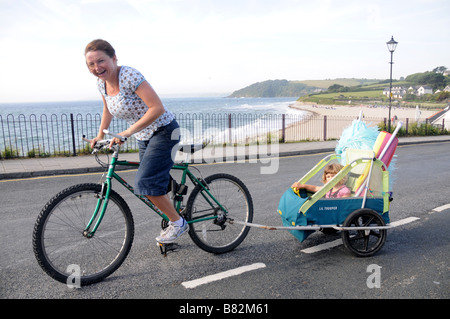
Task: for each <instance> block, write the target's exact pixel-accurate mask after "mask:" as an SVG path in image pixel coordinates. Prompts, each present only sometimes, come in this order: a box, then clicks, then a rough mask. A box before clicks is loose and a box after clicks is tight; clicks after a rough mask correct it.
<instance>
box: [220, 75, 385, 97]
mask: <svg viewBox="0 0 450 319" xmlns="http://www.w3.org/2000/svg"><path fill="white" fill-rule="evenodd" d="M379 81H380V80H373V79H372V80H368V79H334V80H331V79H327V80H306V81H288V80H267V81H264V82H257V83H254V84H252V85H249V86H247V87H245V88H243V89H240V90H237V91H234V92H233V93H232V94H231V95H229V96H228V97H297V98H298V97H301V96H304V95H308V94H313V93H318V92H321V91H324V90H327V89H328V88H329V87H330V86H332V85H335V84H337V85H341V86H345V87H355V86H361V85H371V84H373V83H378V82H379ZM382 90H383V89H381V91H382Z"/></svg>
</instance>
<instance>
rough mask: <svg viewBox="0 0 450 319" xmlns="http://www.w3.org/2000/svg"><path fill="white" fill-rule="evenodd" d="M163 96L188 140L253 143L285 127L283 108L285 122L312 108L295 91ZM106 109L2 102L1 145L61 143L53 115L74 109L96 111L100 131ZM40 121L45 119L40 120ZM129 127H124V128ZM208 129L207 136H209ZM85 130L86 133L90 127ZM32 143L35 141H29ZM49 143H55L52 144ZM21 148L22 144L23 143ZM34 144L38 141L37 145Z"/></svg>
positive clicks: (76, 113)
mask: <svg viewBox="0 0 450 319" xmlns="http://www.w3.org/2000/svg"><path fill="white" fill-rule="evenodd" d="M161 100H162V102H163V104H164V106H165V107H166V108H167V109H168V110H170V111H171V112H172V113H174V114H175V116H176V118H177V121H178V122H179V123H180V127H182V129H184V132H182V142H184V143H196V142H200V141H202V140H205V139H208V140H209V141H212V142H216V143H224V142H227V141H232V142H238V143H241V142H244V143H248V142H249V141H250V140H251V138H252V135H253V136H255V135H258V136H263V135H267V134H268V133H270V132H272V131H279V130H280V128H281V125H282V122H281V116H282V114H285V116H284V119H283V121H284V123H283V125H285V126H287V125H290V124H292V123H294V122H297V121H301V120H302V119H303V117H304V116H307V115H308V113H307V112H304V111H301V110H296V109H294V108H290V107H289V106H290V105H291V104H293V103H295V101H296V98H292V97H291V98H286V97H284V98H225V97H188V98H180V97H177V98H161ZM102 110H103V103H102V100H101V99H99V100H93V101H65V102H64V101H63V102H35V103H0V120H1V123H0V125H1V128H0V129H1V131H0V148H1V147H3V148H4V147H5V146H7V145H11V148H13V149H14V148H15V147H14V145H12V142H11V141H14V142H15V143H17V141H22V140H25V139H26V140H28V139H31V140H35V143H34V144H36V145H38V146H41V145H42V144H44V145H43V146H42V147H45V144H46V143H48V144H56V143H57V142H47V141H49V140H50V136H51V137H52V138H54V135H61V133H58V132H57V133H51V132H50V133H49V126H52V125H54V124H52V123H53V120H50V119H53V118H57V119H62V118H64V119H67V118H68V117H69V116H70V114H73V117H74V118H75V119H82V120H81V121H84V119H85V118H92V117H95V118H96V121H94V122H95V123H93V124H92V125H91V126H93V127H92V128H88V129H87V132H92V133H90V135H93V134H96V132H97V129H98V125H99V119H100V118H101V113H102ZM43 119H44V120H43ZM81 121H80V122H81ZM35 122H36V123H35ZM37 122H39V123H38V124H37ZM49 122H50V124H49ZM61 122H63V121H61ZM86 122H87V121H86ZM56 123H58V124H56V126H64V123H61V124H59V121H57V122H56ZM33 125H34V126H35V127H36V128H35V129H33ZM125 125H126V124H125ZM44 126H45V127H44ZM66 126H67V125H66ZM94 126H95V127H94ZM196 126H197V127H196ZM199 126H200V128H199ZM42 127H44V128H42ZM124 129H125V128H123V129H122V128H120V130H124ZM230 129H231V130H230ZM117 130H119V129H117ZM39 131H42V132H39ZM85 131H86V129H85ZM199 131H200V133H199ZM17 132H19V133H20V134H19V133H17ZM205 132H206V134H207V136H205ZM230 132H232V133H230ZM82 133H83V134H85V133H86V132H82ZM77 134H78V132H77ZM79 134H81V133H79ZM88 134H89V133H88ZM66 135H68V134H66ZM232 135H233V136H232ZM24 136H25V137H24ZM258 138H259V137H258ZM59 139H60V140H62V142H61V143H65V144H71V142H70V137H64V138H59ZM21 143H23V142H21ZM27 143H29V142H28V141H27ZM58 143H59V142H58ZM49 147H50V148H52V147H55V146H53V145H50V146H49ZM17 148H20V147H19V146H17ZM29 148H31V147H29V146H27V149H29ZM33 148H36V147H35V146H33ZM47 148H48V147H47ZM0 151H2V149H0ZM26 152H27V150H21V151H20V152H19V153H22V154H24V153H26Z"/></svg>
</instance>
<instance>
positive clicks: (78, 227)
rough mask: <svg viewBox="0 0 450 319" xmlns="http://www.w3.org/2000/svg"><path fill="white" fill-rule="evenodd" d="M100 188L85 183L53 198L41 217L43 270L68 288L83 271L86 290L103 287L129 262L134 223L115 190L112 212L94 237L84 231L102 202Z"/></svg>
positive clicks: (37, 237) (38, 240)
mask: <svg viewBox="0 0 450 319" xmlns="http://www.w3.org/2000/svg"><path fill="white" fill-rule="evenodd" d="M101 190H102V186H101V185H99V184H79V185H75V186H72V187H69V188H67V189H65V190H63V191H61V192H60V193H58V194H57V195H56V196H55V197H53V198H52V199H51V200H50V201H49V202H48V203H47V204H46V205H45V206H44V208H43V209H42V211H41V213H40V214H39V216H38V218H37V220H36V224H35V226H34V232H33V250H34V254H35V256H36V259H37V261H38V263H39V265H40V266H41V268H42V269H43V270H44V271H45V272H46V273H47V274H48V275H49V276H50V277H52V278H53V279H55V280H57V281H60V282H62V283H68V280H73V279H75V282H76V279H77V278H74V276H73V273H72V271H73V270H78V273H75V275H78V276H79V277H78V279H79V283H80V285H89V284H93V283H96V282H99V281H101V280H103V279H104V278H106V277H107V276H109V275H111V274H112V273H113V272H114V271H116V270H117V269H118V268H119V267H120V265H121V264H122V263H123V261H124V260H125V258H126V257H127V255H128V253H129V251H130V249H131V245H132V242H133V236H134V222H133V216H132V215H131V212H130V209H129V207H128V205H127V203H126V202H125V201H124V200H123V198H122V197H120V195H119V194H117V193H116V192H115V191H113V190H111V193H110V197H109V199H110V200H109V202H108V207H107V210H106V212H105V214H104V216H103V219H102V221H101V224H100V226H99V227H98V229H97V231H96V232H95V234H94V236H92V237H90V236H86V234H84V230H85V228H86V225H87V224H88V222H89V220H90V218H91V217H92V215H93V213H94V209H95V207H96V205H97V203H98V200H99V198H101V196H102V194H101Z"/></svg>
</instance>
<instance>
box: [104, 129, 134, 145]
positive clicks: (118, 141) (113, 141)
mask: <svg viewBox="0 0 450 319" xmlns="http://www.w3.org/2000/svg"><path fill="white" fill-rule="evenodd" d="M117 135H119V136H121V137H122V138H125V140H126V139H127V138H128V137H130V136H131V134H129V133H128V132H127V130H125V131H123V132H121V133H119V134H117ZM123 143H124V140H123V139H120V138H118V137H113V138H112V139H111V143H109V148H110V149H111V148H112V146H113V145H114V144H119V145H122V144H123Z"/></svg>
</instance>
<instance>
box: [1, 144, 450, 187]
mask: <svg viewBox="0 0 450 319" xmlns="http://www.w3.org/2000/svg"><path fill="white" fill-rule="evenodd" d="M438 142H450V135H440V136H425V137H402V138H399V144H398V145H399V146H400V145H412V144H422V143H438ZM336 145H337V141H323V142H302V143H284V144H272V145H259V146H257V145H252V146H236V147H233V146H229V147H206V148H205V149H203V150H201V151H198V152H196V153H194V154H192V155H191V156H190V159H189V162H190V163H194V164H195V163H214V162H216V163H217V162H234V161H238V160H250V161H251V160H255V161H257V160H258V159H263V158H270V157H284V156H294V155H304V154H317V153H325V152H333V151H334V149H335V147H336ZM101 158H102V159H103V160H104V161H106V160H107V156H106V155H102V157H101ZM119 159H121V160H129V161H138V160H139V156H138V153H120V154H119ZM185 159H186V154H184V153H181V152H177V154H176V157H175V162H179V161H182V160H185ZM125 168H126V167H123V169H125ZM104 170H105V169H104V168H102V167H101V166H100V165H99V164H98V163H97V162H96V161H95V158H94V156H92V155H86V156H73V157H49V158H26V159H25V158H24V159H7V160H0V180H9V179H20V178H32V177H39V176H50V175H63V174H83V173H91V172H101V171H104Z"/></svg>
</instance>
